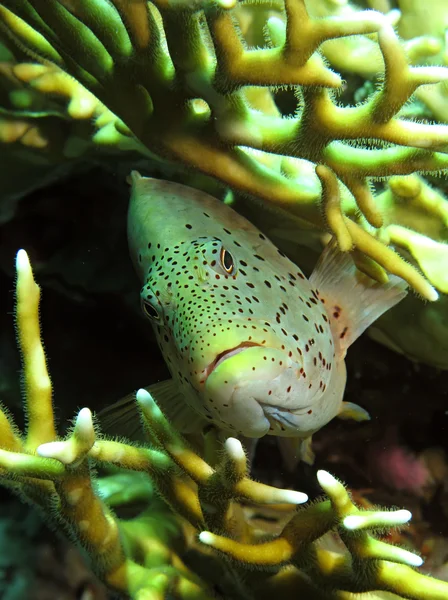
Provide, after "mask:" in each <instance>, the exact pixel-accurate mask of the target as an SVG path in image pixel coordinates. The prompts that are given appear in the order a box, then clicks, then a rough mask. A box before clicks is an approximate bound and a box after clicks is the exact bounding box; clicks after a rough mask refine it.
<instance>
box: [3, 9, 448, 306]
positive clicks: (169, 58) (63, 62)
mask: <svg viewBox="0 0 448 600" xmlns="http://www.w3.org/2000/svg"><path fill="white" fill-rule="evenodd" d="M342 4H344V3H342ZM335 6H336V8H332V5H331V3H330V5H329V7H328V6H327V7H326V6H325V3H324V2H316V3H308V4H307V3H305V2H304V1H303V0H302V1H300V0H287V1H285V2H284V4H283V3H280V2H274V3H273V4H270V3H267V5H263V3H262V4H261V5H260V4H259V3H258V2H244V3H241V4H240V5H239V6H238V7H237V6H236V2H234V1H231V0H222V1H209V2H206V1H202V2H199V1H198V2H182V1H179V2H169V1H163V0H159V1H158V2H153V3H147V2H143V1H137V2H131V3H129V2H124V1H120V0H117V1H115V2H109V1H106V0H103V1H101V0H96V1H95V2H93V1H91V0H90V1H83V2H79V3H75V4H74V3H73V2H68V1H59V2H58V1H54V0H51V1H49V2H43V1H38V0H35V1H26V0H21V1H20V2H16V1H14V2H8V1H6V2H5V1H3V2H2V3H0V18H1V21H2V23H3V31H4V33H5V34H6V39H7V40H9V43H12V44H14V43H15V44H17V46H18V47H19V48H20V50H21V51H22V52H26V53H28V54H29V55H30V56H32V57H33V58H35V59H39V60H40V61H42V62H43V64H44V66H41V67H37V66H36V65H29V64H28V65H27V64H19V65H16V66H15V67H14V74H15V76H16V77H17V78H18V79H19V80H20V81H22V82H26V83H27V84H29V85H30V86H31V88H32V89H34V90H38V91H40V92H42V93H49V94H52V95H54V96H59V98H61V97H64V96H65V97H67V98H68V99H69V101H68V104H67V105H66V111H67V113H68V116H69V117H70V118H72V119H74V120H76V119H78V120H79V119H86V118H89V119H90V118H92V117H94V118H95V119H96V127H97V129H98V131H97V133H95V134H94V135H93V136H92V137H91V140H90V142H91V143H93V144H100V145H102V146H108V147H110V148H114V149H119V148H120V147H122V148H132V149H135V150H140V151H141V152H142V153H145V152H146V153H149V154H152V155H156V156H158V157H159V158H161V159H163V160H165V161H172V162H178V163H183V164H187V165H188V166H190V167H193V168H195V169H198V170H200V171H201V172H203V173H205V174H207V175H211V176H213V177H215V178H217V179H219V180H221V181H223V182H224V183H226V184H227V185H229V186H231V187H232V188H233V189H235V190H239V191H240V192H243V193H246V194H251V195H255V196H257V197H259V198H262V199H263V200H265V201H266V202H267V203H269V204H271V205H275V206H276V207H280V208H283V209H286V210H288V211H289V212H290V213H292V214H294V215H296V216H298V217H300V218H301V219H304V220H306V221H307V222H309V223H311V224H313V225H315V226H319V227H324V226H325V219H323V218H322V213H321V210H320V202H319V197H320V185H319V179H318V178H316V175H315V174H314V173H312V172H311V173H310V170H309V169H308V168H307V166H306V162H311V163H313V164H314V165H321V166H322V167H325V169H328V170H329V171H331V172H332V173H333V174H334V175H335V176H336V178H337V180H338V185H339V186H340V187H341V192H342V197H343V199H344V198H345V200H346V202H350V198H351V199H354V200H355V201H356V206H357V207H358V209H359V210H360V211H361V213H362V214H363V216H364V217H365V219H364V218H360V216H359V213H358V214H356V213H355V212H354V211H353V210H350V211H349V212H348V213H347V212H346V215H347V216H349V217H350V223H348V226H349V229H350V233H349V235H346V238H345V242H346V243H345V246H344V248H345V249H348V248H359V249H360V250H361V251H362V252H363V253H364V254H365V255H367V256H368V257H370V258H371V259H374V260H375V261H376V262H377V263H379V265H381V266H382V267H385V268H386V269H387V270H389V271H391V272H395V273H397V274H399V275H401V276H402V277H404V278H405V279H407V280H408V281H409V282H410V283H411V285H413V286H414V287H415V288H416V289H417V290H418V291H419V292H420V293H421V294H422V295H423V296H425V297H427V298H429V299H435V298H436V295H435V293H434V291H433V290H432V289H431V287H430V286H429V285H428V283H427V281H425V280H424V279H423V278H422V277H421V275H420V274H419V273H418V272H417V271H415V270H413V269H412V268H410V267H409V266H408V265H407V263H406V262H405V261H403V260H402V259H401V258H400V257H399V255H398V254H394V255H393V259H391V258H390V257H391V255H390V253H385V252H381V251H377V248H378V247H377V246H376V245H375V244H374V243H373V242H372V240H373V236H374V230H373V229H372V228H371V227H376V228H378V227H381V225H382V224H383V217H382V214H381V211H380V210H379V208H378V206H377V203H376V201H375V197H374V193H373V190H372V187H371V184H370V182H371V180H372V179H378V178H385V177H389V176H391V175H404V174H410V173H414V172H416V171H418V172H427V173H430V172H433V173H437V172H440V171H441V170H444V169H446V168H447V166H448V160H447V157H446V154H445V151H444V148H445V146H446V143H447V140H448V129H447V127H446V126H444V125H436V124H428V123H424V122H415V121H409V120H406V119H405V118H402V117H401V116H400V111H401V109H402V108H403V107H404V105H405V104H406V103H407V102H408V101H409V99H410V98H411V97H412V95H413V94H414V92H415V91H416V90H418V89H419V88H420V87H421V86H426V85H427V84H439V83H440V82H445V81H446V80H447V79H448V70H447V69H445V68H444V67H436V66H431V67H426V66H411V64H410V63H409V62H408V60H407V57H406V49H405V47H404V45H403V44H401V42H400V40H399V38H398V37H397V35H396V34H395V32H394V29H393V27H392V25H391V22H393V19H391V18H389V16H388V15H382V14H381V13H379V12H377V13H375V12H372V11H359V10H357V9H356V8H352V7H351V6H349V5H346V6H345V5H344V6H341V3H337V5H335ZM260 17H261V18H260ZM263 17H265V18H267V22H266V25H267V28H266V35H267V38H268V39H267V41H266V42H265V44H264V46H263V47H258V48H252V49H251V48H248V47H247V46H246V43H245V41H244V39H243V38H242V35H241V32H240V25H239V24H240V23H242V24H243V27H244V28H245V30H246V31H250V30H253V31H252V36H253V37H254V40H256V39H258V38H257V35H256V29H257V27H260V21H263ZM257 18H258V20H257ZM185 32H188V33H185ZM247 37H249V38H250V36H249V35H248V36H247ZM350 40H352V41H350ZM353 40H357V43H356V44H357V45H356V48H357V50H359V49H360V48H361V47H363V46H366V47H368V48H369V49H370V50H366V54H365V56H366V57H367V56H369V57H370V56H371V54H372V53H376V55H377V56H380V58H381V60H380V63H382V65H380V67H379V72H380V73H381V70H384V77H383V80H382V82H381V84H380V85H379V86H378V88H377V90H376V91H375V92H374V93H372V94H371V95H370V96H369V97H368V98H367V99H366V101H365V102H364V103H362V104H358V105H343V104H342V103H340V102H339V101H338V99H337V96H336V95H335V90H338V89H340V88H341V87H342V85H343V81H342V78H341V76H339V75H338V74H337V73H335V72H334V71H332V70H331V69H330V68H329V67H328V66H327V64H326V63H325V61H324V60H323V59H322V55H321V54H320V50H322V52H323V54H324V55H325V56H327V58H328V59H329V60H332V58H331V56H332V55H331V52H330V50H329V46H328V44H330V42H331V43H335V44H336V43H337V44H339V46H340V45H341V44H345V46H343V47H342V46H341V48H343V49H344V51H343V52H341V51H340V50H341V48H340V49H339V51H338V52H336V55H337V56H339V57H340V60H341V61H342V60H343V61H345V63H344V64H346V68H348V69H352V70H353V71H355V72H356V68H355V67H354V66H353V65H351V62H350V60H351V58H353V56H354V53H356V52H355V50H354V49H353ZM347 44H348V46H347ZM339 46H338V48H339ZM346 46H347V47H346ZM369 53H370V54H369ZM414 54H415V52H414ZM417 54H418V53H417ZM49 65H53V66H49ZM64 73H67V74H69V75H70V76H72V78H67V77H66V76H65V75H64ZM377 73H378V70H377ZM73 77H74V78H75V81H74V80H73ZM279 86H288V87H289V88H293V89H294V91H295V93H296V95H297V97H298V105H297V107H296V115H295V116H294V117H290V118H285V117H283V116H282V115H281V114H280V112H279V110H278V108H277V107H276V105H275V102H274V97H273V96H272V92H271V91H270V89H276V88H278V87H279ZM106 107H107V108H106ZM19 112H20V111H19ZM9 118H10V119H13V118H14V115H11V114H10V116H9ZM30 136H31V134H30ZM31 137H32V136H31ZM44 137H45V136H44ZM21 139H22V138H21ZM126 139H127V140H128V142H127V143H126V141H125V140H126ZM366 141H367V143H366ZM23 143H25V144H26V143H27V141H26V139H25V140H23ZM360 144H362V145H360ZM51 145H52V143H51V140H48V145H47V146H48V148H50V147H51ZM69 146H70V145H68V146H67V147H69ZM59 151H61V149H60V148H59ZM63 152H67V149H66V148H65V149H64V150H63ZM305 161H306V162H305ZM341 223H343V218H341V219H337V220H336V221H334V220H331V219H330V221H329V222H327V223H326V226H327V228H329V229H330V230H332V231H334V232H338V231H340V225H341ZM367 223H370V226H369V225H368V224H367ZM398 224H399V223H398ZM335 228H336V230H335ZM365 231H367V232H368V233H367V237H366V235H365V233H364V232H365ZM338 237H339V239H340V236H338ZM400 239H401V238H400ZM427 275H428V276H429V279H430V281H431V282H432V283H433V284H434V285H435V286H436V287H440V285H442V287H443V286H444V281H443V280H444V278H443V277H442V283H441V282H440V276H439V275H438V274H436V275H433V273H427Z"/></svg>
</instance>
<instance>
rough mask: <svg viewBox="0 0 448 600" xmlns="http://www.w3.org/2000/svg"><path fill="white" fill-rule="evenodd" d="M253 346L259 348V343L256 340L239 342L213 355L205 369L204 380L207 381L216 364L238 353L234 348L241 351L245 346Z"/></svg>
mask: <svg viewBox="0 0 448 600" xmlns="http://www.w3.org/2000/svg"><path fill="white" fill-rule="evenodd" d="M254 347H258V348H261V344H257V343H256V342H241V343H240V344H238V346H234V347H233V348H228V349H227V350H224V351H223V352H220V353H219V354H217V355H216V356H215V358H214V360H212V362H211V363H210V364H209V365H208V366H207V367H206V369H205V377H204V381H207V379H208V378H209V376H210V375H211V374H212V373H213V371H214V370H215V369H216V367H217V366H218V365H220V364H221V363H223V362H224V361H225V360H227V359H228V358H230V357H231V356H236V354H239V352H235V351H236V350H240V352H243V351H244V350H245V349H246V348H254Z"/></svg>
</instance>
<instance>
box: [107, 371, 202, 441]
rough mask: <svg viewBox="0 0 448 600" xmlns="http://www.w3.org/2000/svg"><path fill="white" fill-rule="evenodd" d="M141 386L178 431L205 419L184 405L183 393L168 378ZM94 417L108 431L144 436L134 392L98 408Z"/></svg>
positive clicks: (187, 430) (138, 438) (197, 427)
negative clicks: (96, 416) (103, 407)
mask: <svg viewBox="0 0 448 600" xmlns="http://www.w3.org/2000/svg"><path fill="white" fill-rule="evenodd" d="M144 389H145V390H146V391H148V392H149V393H150V394H151V396H152V397H153V398H154V400H155V401H156V402H157V404H158V406H159V408H160V409H161V411H162V412H163V413H164V415H165V416H166V418H167V419H168V421H169V422H170V423H171V424H172V425H173V426H174V427H175V428H176V429H177V431H179V433H184V434H189V433H198V432H200V431H202V429H203V427H204V426H205V424H206V422H205V420H204V419H203V418H202V417H201V416H200V415H198V414H197V413H196V412H194V411H193V410H192V409H191V408H190V407H189V406H188V405H187V403H186V402H185V397H184V395H183V394H182V393H181V392H180V390H179V387H178V385H177V384H176V383H175V382H174V381H173V380H172V379H169V380H167V381H161V382H159V383H154V384H152V385H149V386H148V387H145V388H144ZM98 418H99V420H100V423H101V428H102V429H103V431H104V432H105V433H107V434H109V435H117V436H125V437H127V438H128V439H130V440H134V441H141V440H143V439H145V435H144V430H143V425H142V423H141V420H140V412H139V410H138V405H137V402H136V400H135V392H133V393H132V394H128V395H127V396H125V397H124V398H122V399H121V400H118V402H115V403H114V404H111V405H110V406H108V407H107V408H105V409H104V410H102V411H101V412H100V413H99V415H98Z"/></svg>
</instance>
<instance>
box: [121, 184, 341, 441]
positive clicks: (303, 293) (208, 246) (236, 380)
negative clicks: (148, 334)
mask: <svg viewBox="0 0 448 600" xmlns="http://www.w3.org/2000/svg"><path fill="white" fill-rule="evenodd" d="M128 227H129V242H130V248H131V254H133V256H134V263H135V265H136V268H137V272H138V273H139V275H140V277H141V279H142V280H143V286H142V289H141V302H142V309H143V311H144V313H145V314H146V315H147V316H148V318H149V319H150V320H151V322H152V323H153V326H154V329H155V332H156V336H157V339H158V343H159V346H160V348H161V351H162V353H163V355H164V357H165V360H166V362H167V365H168V367H169V369H170V371H171V373H172V375H173V377H174V378H175V379H176V380H177V381H178V382H179V385H180V386H181V387H182V389H183V390H184V392H185V401H186V402H187V403H188V404H189V405H190V406H191V408H192V409H193V410H195V411H196V412H198V413H200V414H201V415H202V416H203V417H204V418H205V419H207V420H208V421H209V422H211V423H213V424H215V425H216V426H217V427H219V428H222V429H224V430H227V431H229V432H231V433H232V434H241V435H244V436H246V437H253V438H258V437H262V436H264V435H266V434H271V435H285V436H291V435H294V436H302V434H303V437H305V436H306V435H308V433H309V431H310V429H316V428H317V429H318V428H319V427H316V423H315V417H313V412H314V408H313V406H314V404H315V396H316V394H317V395H322V393H323V392H324V391H325V387H326V386H327V384H328V381H329V378H330V375H331V362H332V359H333V357H334V351H333V348H332V342H331V332H330V330H329V326H328V319H327V318H326V316H325V310H324V309H323V307H322V306H321V304H320V302H319V301H318V300H316V298H315V297H313V295H312V293H311V290H310V286H309V283H308V282H307V280H306V279H305V277H304V275H303V273H302V272H301V271H300V269H298V268H297V267H296V266H295V265H294V264H293V263H292V262H291V261H289V259H287V257H286V256H284V255H283V254H282V253H281V252H280V251H279V250H278V249H277V248H276V247H275V246H274V245H273V244H272V243H271V242H270V241H269V240H268V239H267V238H266V237H265V236H264V235H263V234H262V233H261V232H260V231H258V230H257V229H256V228H255V227H254V226H253V225H252V224H250V223H249V222H248V221H246V219H244V218H243V217H241V216H240V215H238V214H237V213H235V212H234V211H233V210H231V209H230V208H229V207H227V206H225V205H224V204H222V203H220V202H219V201H217V200H216V199H214V198H211V197H210V196H208V195H206V194H203V193H202V192H199V191H196V190H192V189H191V188H187V187H185V186H181V185H177V184H168V182H161V181H157V180H152V179H146V178H145V179H143V178H142V179H141V180H138V181H137V184H136V185H134V192H133V196H132V199H131V206H130V210H129V226H128ZM311 299H312V302H311V301H310V300H311ZM322 365H323V367H322ZM333 416H334V415H333ZM313 419H314V420H313Z"/></svg>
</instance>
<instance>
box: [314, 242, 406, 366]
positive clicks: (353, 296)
mask: <svg viewBox="0 0 448 600" xmlns="http://www.w3.org/2000/svg"><path fill="white" fill-rule="evenodd" d="M310 283H311V285H312V286H313V288H315V289H316V290H317V291H318V292H319V297H320V299H321V300H322V303H323V305H324V306H325V308H326V311H327V313H328V316H329V318H330V324H331V328H332V332H333V337H334V340H335V346H336V350H337V351H339V353H340V355H342V357H344V356H345V354H346V352H347V348H348V347H349V346H350V345H351V344H353V342H354V341H355V340H356V339H357V338H358V337H359V336H360V335H361V333H363V332H364V331H365V330H366V329H367V327H369V325H371V324H372V323H373V322H374V321H376V319H378V318H379V317H380V316H381V315H382V314H383V313H385V312H386V311H387V310H389V308H392V307H393V306H395V304H398V302H400V300H402V299H403V298H404V297H405V296H406V294H407V283H406V282H405V281H403V280H402V279H400V278H399V277H396V276H395V275H390V276H389V281H388V282H387V283H378V282H377V281H374V280H373V279H371V278H370V277H368V276H367V275H365V274H364V273H361V272H360V271H358V269H357V268H356V266H355V264H354V262H353V260H352V258H351V256H350V254H349V253H348V252H341V251H340V250H339V248H338V246H337V243H336V241H335V240H334V239H333V240H332V241H331V242H330V243H329V244H328V246H327V247H326V248H325V250H324V251H323V253H322V256H321V258H320V259H319V262H318V263H317V265H316V268H315V269H314V271H313V274H312V275H311V277H310Z"/></svg>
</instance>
